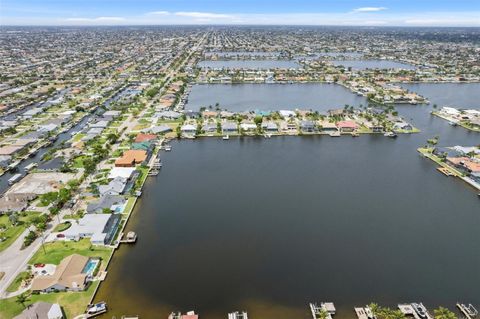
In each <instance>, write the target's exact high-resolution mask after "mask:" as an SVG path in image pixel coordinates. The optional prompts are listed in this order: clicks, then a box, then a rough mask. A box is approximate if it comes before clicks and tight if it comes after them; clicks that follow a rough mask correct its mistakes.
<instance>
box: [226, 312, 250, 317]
mask: <svg viewBox="0 0 480 319" xmlns="http://www.w3.org/2000/svg"><path fill="white" fill-rule="evenodd" d="M228 319H248V314H247V312H246V311H241V312H240V311H235V312H230V313H229V314H228Z"/></svg>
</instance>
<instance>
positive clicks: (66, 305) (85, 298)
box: [0, 281, 99, 319]
mask: <svg viewBox="0 0 480 319" xmlns="http://www.w3.org/2000/svg"><path fill="white" fill-rule="evenodd" d="M98 285H99V282H98V281H96V282H93V283H92V284H91V285H90V287H88V289H87V290H85V291H82V292H57V293H49V294H40V295H31V296H29V297H28V300H27V302H26V303H25V305H26V306H28V305H31V304H33V303H35V302H38V301H44V302H50V303H58V304H60V305H61V306H62V307H63V310H64V311H65V314H66V317H67V318H69V319H71V318H74V317H75V316H77V315H79V314H81V313H84V311H85V308H86V306H87V305H88V303H89V302H90V299H91V298H92V295H93V293H94V291H95V289H96V287H97V286H98ZM23 309H24V307H23V306H22V305H21V304H19V303H17V302H16V297H12V298H9V299H3V300H0V318H2V319H8V318H13V317H15V316H16V315H18V314H20V313H21V312H22V311H23Z"/></svg>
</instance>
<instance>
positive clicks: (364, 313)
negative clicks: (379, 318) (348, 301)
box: [354, 306, 376, 319]
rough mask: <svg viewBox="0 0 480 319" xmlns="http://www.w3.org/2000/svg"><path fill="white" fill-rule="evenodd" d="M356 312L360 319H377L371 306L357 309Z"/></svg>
mask: <svg viewBox="0 0 480 319" xmlns="http://www.w3.org/2000/svg"><path fill="white" fill-rule="evenodd" d="M354 310H355V314H356V315H357V318H358V319H376V317H375V315H374V314H373V312H372V309H370V307H369V306H365V307H355V308H354Z"/></svg>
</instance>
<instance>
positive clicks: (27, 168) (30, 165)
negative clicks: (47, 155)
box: [25, 163, 38, 172]
mask: <svg viewBox="0 0 480 319" xmlns="http://www.w3.org/2000/svg"><path fill="white" fill-rule="evenodd" d="M37 166H38V164H37V163H30V164H28V165H27V166H25V171H27V172H29V171H30V170H31V169H33V168H35V167H37Z"/></svg>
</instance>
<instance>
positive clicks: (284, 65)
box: [197, 60, 302, 70]
mask: <svg viewBox="0 0 480 319" xmlns="http://www.w3.org/2000/svg"><path fill="white" fill-rule="evenodd" d="M197 65H198V66H199V67H201V68H210V69H257V70H270V69H300V68H301V67H302V66H301V65H300V64H298V63H297V62H295V61H293V60H215V61H212V60H206V61H200V62H199V63H198V64H197Z"/></svg>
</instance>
